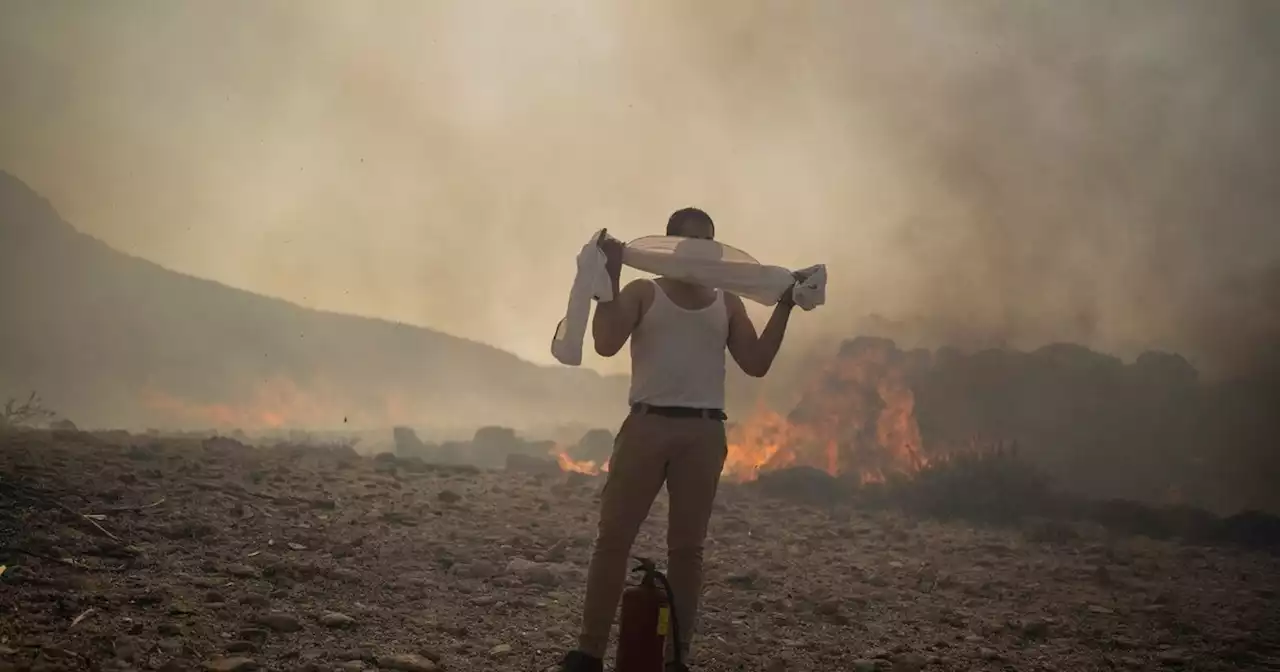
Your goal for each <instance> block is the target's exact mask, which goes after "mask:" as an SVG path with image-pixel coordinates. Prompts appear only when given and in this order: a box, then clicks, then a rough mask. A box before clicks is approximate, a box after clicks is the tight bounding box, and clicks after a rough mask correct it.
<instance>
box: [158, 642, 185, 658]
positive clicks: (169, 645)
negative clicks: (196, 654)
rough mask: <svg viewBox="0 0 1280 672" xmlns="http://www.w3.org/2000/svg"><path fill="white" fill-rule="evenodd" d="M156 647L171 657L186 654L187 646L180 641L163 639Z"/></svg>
mask: <svg viewBox="0 0 1280 672" xmlns="http://www.w3.org/2000/svg"><path fill="white" fill-rule="evenodd" d="M156 647H157V648H159V649H160V650H161V651H163V652H164V653H165V655H169V656H181V655H182V654H183V653H185V652H186V646H184V645H183V644H182V641H181V640H178V639H162V640H160V641H159V643H157V644H156Z"/></svg>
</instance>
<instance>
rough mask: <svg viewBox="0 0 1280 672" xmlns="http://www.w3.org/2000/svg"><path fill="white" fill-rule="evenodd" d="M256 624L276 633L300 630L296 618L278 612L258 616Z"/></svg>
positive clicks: (299, 624)
mask: <svg viewBox="0 0 1280 672" xmlns="http://www.w3.org/2000/svg"><path fill="white" fill-rule="evenodd" d="M257 623H258V625H265V626H266V627H268V628H270V629H272V630H275V631H276V632H297V631H299V630H301V629H302V623H301V622H300V621H299V620H298V617H297V616H294V615H292V614H285V613H280V612H275V613H271V614H266V615H265V616H259V617H258V619H257Z"/></svg>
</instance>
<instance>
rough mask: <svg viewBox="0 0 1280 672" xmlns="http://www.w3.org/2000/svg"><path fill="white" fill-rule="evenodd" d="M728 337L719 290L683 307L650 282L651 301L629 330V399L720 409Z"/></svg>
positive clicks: (638, 401)
mask: <svg viewBox="0 0 1280 672" xmlns="http://www.w3.org/2000/svg"><path fill="white" fill-rule="evenodd" d="M728 340H729V314H728V311H727V310H726V309H725V303H724V294H723V292H721V291H720V290H716V292H715V300H713V301H712V302H711V305H709V306H707V307H706V308H701V309H698V310H687V309H685V308H681V307H680V306H677V305H676V304H675V303H674V302H672V301H671V299H670V298H669V297H668V296H667V293H666V292H664V291H663V290H662V287H661V286H659V285H658V283H656V282H655V283H653V303H652V305H650V306H649V310H648V311H647V312H645V314H644V316H643V317H641V318H640V324H639V325H638V326H636V329H635V331H634V332H633V333H632V334H631V394H630V402H631V403H632V404H639V403H644V404H650V405H653V406H683V407H687V408H714V409H723V408H724V377H725V347H726V346H727V345H728Z"/></svg>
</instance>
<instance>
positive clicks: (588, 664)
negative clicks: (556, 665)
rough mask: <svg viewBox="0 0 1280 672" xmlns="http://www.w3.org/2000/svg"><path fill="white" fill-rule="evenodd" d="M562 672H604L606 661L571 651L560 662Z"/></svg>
mask: <svg viewBox="0 0 1280 672" xmlns="http://www.w3.org/2000/svg"><path fill="white" fill-rule="evenodd" d="M560 672H604V660H602V659H600V658H596V657H595V656H588V655H587V654H585V653H583V652H581V651H570V652H569V653H566V654H565V655H564V660H562V661H560Z"/></svg>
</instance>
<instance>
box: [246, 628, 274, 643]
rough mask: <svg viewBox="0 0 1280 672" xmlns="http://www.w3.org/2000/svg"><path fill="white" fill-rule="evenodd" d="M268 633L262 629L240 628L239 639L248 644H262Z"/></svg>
mask: <svg viewBox="0 0 1280 672" xmlns="http://www.w3.org/2000/svg"><path fill="white" fill-rule="evenodd" d="M269 634H270V633H269V632H267V631H266V630H263V629H262V628H241V629H240V639H243V640H247V641H250V642H264V641H266V639H267V635H269Z"/></svg>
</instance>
